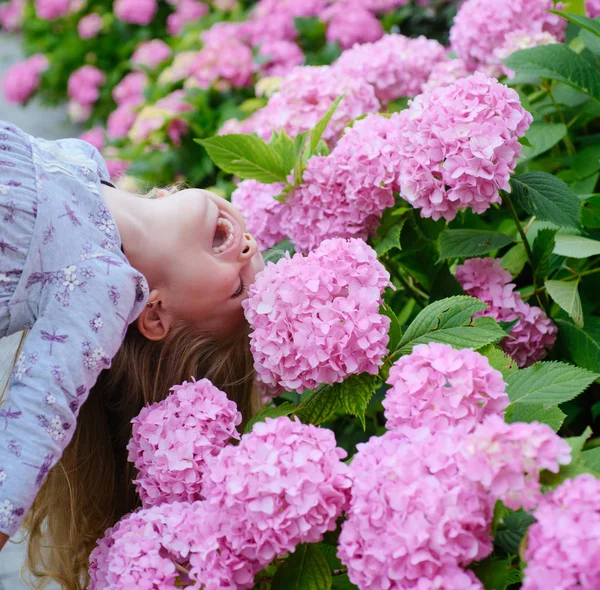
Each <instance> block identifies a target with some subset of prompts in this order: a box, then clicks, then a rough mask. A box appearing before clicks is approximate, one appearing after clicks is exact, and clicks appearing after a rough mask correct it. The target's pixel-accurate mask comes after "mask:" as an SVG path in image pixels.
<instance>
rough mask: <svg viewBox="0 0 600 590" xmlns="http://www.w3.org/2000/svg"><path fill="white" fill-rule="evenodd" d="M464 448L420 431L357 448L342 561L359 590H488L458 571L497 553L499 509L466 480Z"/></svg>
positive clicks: (450, 437) (445, 435) (446, 434)
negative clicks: (494, 531)
mask: <svg viewBox="0 0 600 590" xmlns="http://www.w3.org/2000/svg"><path fill="white" fill-rule="evenodd" d="M460 440H461V439H460V437H458V436H457V434H456V433H455V432H453V431H451V430H450V431H442V432H439V433H436V434H435V435H432V434H431V433H430V431H429V430H428V429H426V428H422V429H419V430H415V431H410V430H407V431H406V436H398V435H396V434H394V433H392V432H387V433H386V434H384V435H383V436H381V437H373V438H371V439H370V440H369V442H367V443H361V444H359V445H357V449H358V452H357V453H356V455H355V456H354V458H353V460H352V463H351V464H350V474H351V477H352V496H351V500H350V508H349V509H348V510H347V511H346V515H347V520H346V521H345V522H344V523H343V524H342V532H341V535H340V540H339V548H338V557H339V558H340V559H341V560H342V562H343V563H344V564H345V565H346V566H347V567H348V576H349V577H350V580H351V582H352V583H353V584H356V585H357V586H358V587H359V588H360V589H361V590H370V589H372V588H390V589H392V588H394V589H395V588H397V589H400V588H402V589H406V590H409V589H418V590H421V589H423V590H424V589H429V588H439V589H444V590H447V589H449V588H456V590H459V589H462V588H473V589H476V588H477V589H481V588H482V586H481V585H478V583H477V580H476V579H475V578H474V577H473V576H472V575H470V574H466V573H465V572H463V571H462V570H461V567H460V566H466V565H468V564H470V563H471V562H473V561H478V560H480V559H483V558H485V557H487V556H488V555H489V554H490V553H491V551H492V543H491V537H490V532H491V531H490V525H491V522H492V514H493V505H494V502H493V500H492V499H491V498H490V496H489V495H488V494H487V493H486V492H485V490H483V488H481V486H480V485H479V484H477V483H474V482H471V481H470V480H468V479H466V478H465V477H463V476H462V474H461V472H460V470H459V465H458V462H457V457H456V454H455V452H456V447H457V445H458V444H459V443H460ZM461 584H464V585H461Z"/></svg>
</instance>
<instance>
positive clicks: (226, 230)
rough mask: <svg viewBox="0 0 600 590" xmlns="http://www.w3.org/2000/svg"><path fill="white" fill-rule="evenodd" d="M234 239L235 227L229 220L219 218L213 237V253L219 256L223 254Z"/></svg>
mask: <svg viewBox="0 0 600 590" xmlns="http://www.w3.org/2000/svg"><path fill="white" fill-rule="evenodd" d="M234 239H235V227H234V225H233V223H231V221H229V219H226V218H225V217H221V216H219V218H218V219H217V227H216V229H215V235H214V236H213V252H214V253H215V254H221V253H223V252H225V251H226V250H227V249H228V248H229V247H230V246H231V245H232V244H233V241H234Z"/></svg>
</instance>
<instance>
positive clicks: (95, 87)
mask: <svg viewBox="0 0 600 590" xmlns="http://www.w3.org/2000/svg"><path fill="white" fill-rule="evenodd" d="M105 80H106V75H105V74H104V72H103V71H102V70H99V69H98V68H96V67H95V66H89V65H86V66H82V67H80V68H79V69H78V70H75V71H74V72H73V73H72V74H71V75H70V76H69V82H68V95H69V98H70V99H72V100H74V101H76V102H78V103H80V104H82V105H93V104H94V103H95V102H96V101H97V100H98V97H99V96H100V86H102V84H104V81H105Z"/></svg>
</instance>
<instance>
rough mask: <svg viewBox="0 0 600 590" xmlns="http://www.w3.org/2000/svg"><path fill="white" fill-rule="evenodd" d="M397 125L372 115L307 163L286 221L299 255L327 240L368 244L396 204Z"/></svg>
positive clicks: (394, 118) (290, 200)
mask: <svg viewBox="0 0 600 590" xmlns="http://www.w3.org/2000/svg"><path fill="white" fill-rule="evenodd" d="M342 102H343V101H342ZM397 121H398V119H397V115H393V116H392V118H391V119H388V118H386V117H382V116H380V115H368V116H367V117H366V118H365V119H362V120H360V121H357V122H356V123H355V124H354V126H353V127H352V128H349V129H347V130H346V132H345V134H344V136H343V137H342V138H341V139H340V141H339V142H338V144H337V145H336V147H335V148H334V150H333V151H332V152H331V154H330V155H329V156H315V157H313V158H311V159H310V160H309V161H308V162H307V166H306V170H305V171H304V174H303V178H302V184H301V185H300V186H299V187H297V188H296V189H294V191H293V192H292V193H290V194H289V195H288V197H287V203H286V204H287V207H286V209H284V210H283V217H282V227H283V231H284V232H285V233H286V234H287V235H289V237H290V238H291V240H292V242H294V245H295V246H296V249H297V250H298V251H300V252H308V251H310V250H312V249H314V248H316V247H317V246H318V245H319V244H320V243H321V242H322V241H323V240H324V239H327V238H334V237H342V238H350V237H357V238H361V239H364V240H366V239H367V238H368V237H369V235H370V234H372V233H373V232H374V230H375V228H376V227H377V226H378V225H379V222H380V219H381V215H382V213H383V212H384V211H385V209H387V208H388V207H391V206H393V205H394V193H393V184H394V181H395V177H396V174H397V168H398V166H399V165H400V161H399V150H398V149H397V147H396V145H397V143H398V142H397V137H398V132H397V129H396V127H397Z"/></svg>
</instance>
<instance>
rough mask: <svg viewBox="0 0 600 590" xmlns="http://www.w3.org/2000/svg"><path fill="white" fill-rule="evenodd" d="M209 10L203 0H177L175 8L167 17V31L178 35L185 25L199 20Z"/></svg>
mask: <svg viewBox="0 0 600 590" xmlns="http://www.w3.org/2000/svg"><path fill="white" fill-rule="evenodd" d="M209 11H210V9H209V7H208V5H207V4H205V3H204V2H196V1H195V0H185V1H184V2H179V4H178V5H177V10H176V11H175V12H174V13H172V14H170V15H169V16H168V17H167V31H168V32H169V34H170V35H173V36H176V35H179V33H181V31H183V28H184V27H185V26H186V25H189V24H191V23H195V22H197V21H199V20H200V19H201V18H202V17H203V16H206V15H207V14H208V13H209Z"/></svg>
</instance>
